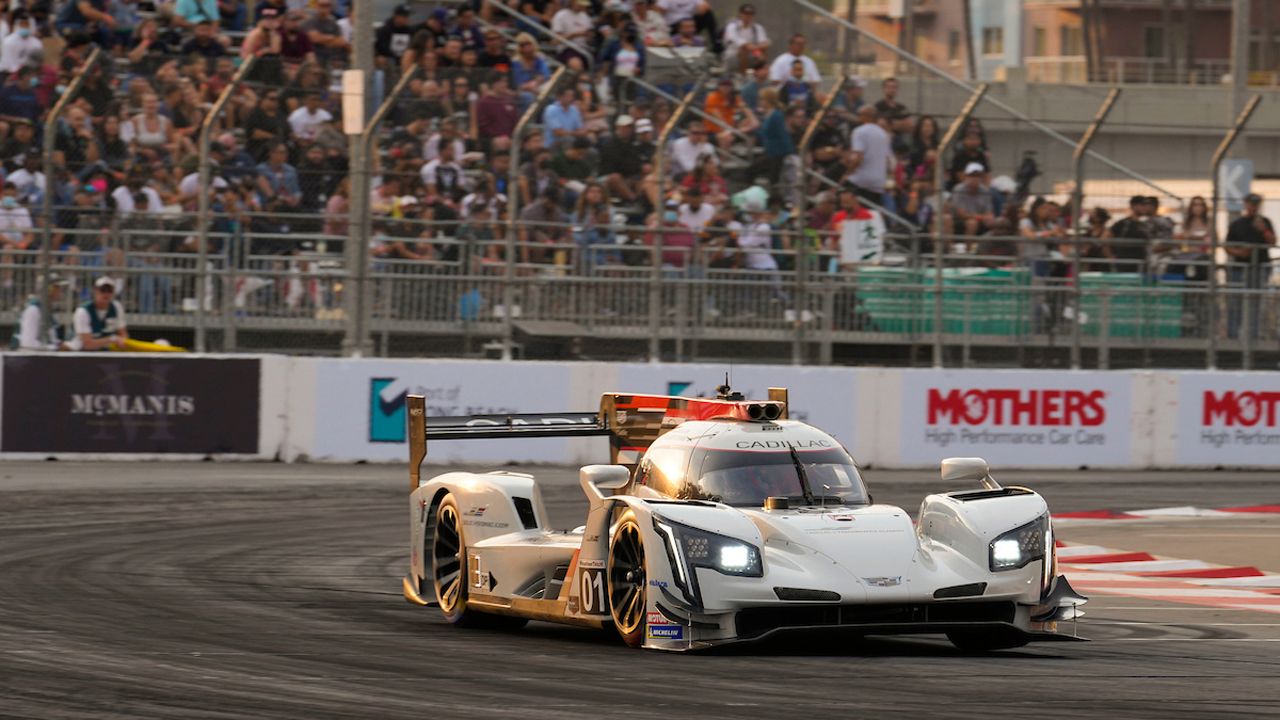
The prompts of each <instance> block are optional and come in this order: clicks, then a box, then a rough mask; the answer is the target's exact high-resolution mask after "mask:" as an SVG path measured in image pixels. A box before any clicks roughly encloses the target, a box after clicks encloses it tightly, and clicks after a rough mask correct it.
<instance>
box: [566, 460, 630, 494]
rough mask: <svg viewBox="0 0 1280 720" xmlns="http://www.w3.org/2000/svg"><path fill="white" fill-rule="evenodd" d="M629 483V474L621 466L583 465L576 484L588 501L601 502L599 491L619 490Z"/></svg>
mask: <svg viewBox="0 0 1280 720" xmlns="http://www.w3.org/2000/svg"><path fill="white" fill-rule="evenodd" d="M629 482H631V473H630V471H628V470H627V469H626V468H625V467H623V466H622V465H584V466H583V467H582V469H581V470H579V471H578V483H579V484H580V485H582V491H583V492H585V493H586V494H587V498H588V499H589V500H603V499H604V493H602V492H600V491H601V490H620V489H622V488H624V487H626V486H627V483H629Z"/></svg>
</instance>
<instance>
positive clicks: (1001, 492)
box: [950, 487, 1031, 502]
mask: <svg viewBox="0 0 1280 720" xmlns="http://www.w3.org/2000/svg"><path fill="white" fill-rule="evenodd" d="M1030 494H1031V491H1030V490H1027V489H1026V488H1020V487H1003V488H999V489H997V490H972V491H967V492H958V493H950V496H951V497H953V498H955V499H956V500H959V501H960V502H972V501H974V500H991V499H993V498H1002V497H1013V496H1015V495H1030Z"/></svg>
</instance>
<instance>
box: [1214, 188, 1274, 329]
mask: <svg viewBox="0 0 1280 720" xmlns="http://www.w3.org/2000/svg"><path fill="white" fill-rule="evenodd" d="M1275 246H1276V231H1275V228H1274V227H1273V226H1272V225H1271V221H1270V220H1268V219H1267V218H1266V217H1265V216H1264V215H1263V214H1262V196H1261V195H1258V194H1257V193H1249V194H1248V195H1246V196H1245V198H1244V212H1243V213H1241V215H1240V217H1238V218H1236V219H1235V220H1232V221H1231V224H1230V225H1229V226H1228V227H1227V240H1226V245H1225V246H1224V250H1226V253H1227V276H1228V280H1229V281H1230V283H1231V284H1232V285H1233V286H1235V287H1238V288H1242V289H1244V290H1249V291H1253V292H1252V293H1251V294H1250V295H1249V296H1248V297H1247V298H1245V297H1241V296H1240V294H1238V293H1232V295H1231V297H1229V298H1228V302H1227V336H1228V337H1231V338H1237V337H1240V332H1241V326H1242V325H1244V324H1245V318H1244V316H1245V313H1246V312H1247V313H1248V316H1249V320H1248V325H1247V327H1245V328H1244V332H1246V333H1248V335H1249V337H1250V338H1254V339H1257V338H1259V335H1258V330H1259V328H1260V326H1261V318H1260V317H1259V316H1260V314H1261V312H1262V306H1261V298H1260V297H1258V295H1257V294H1256V293H1257V291H1259V290H1262V289H1264V288H1266V287H1267V281H1268V279H1269V278H1270V277H1271V248H1273V247H1275Z"/></svg>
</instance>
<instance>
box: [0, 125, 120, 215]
mask: <svg viewBox="0 0 1280 720" xmlns="http://www.w3.org/2000/svg"><path fill="white" fill-rule="evenodd" d="M118 122H119V121H118V120H117V123H118ZM30 127H31V125H29V124H17V125H15V126H14V130H19V129H23V128H30ZM24 134H26V133H15V137H14V139H15V140H16V141H19V142H21V141H22V136H23V135H24ZM20 157H21V159H22V164H21V165H19V166H18V168H17V169H16V170H14V171H13V172H11V173H9V174H8V176H6V177H5V182H6V183H12V184H13V186H14V187H15V188H17V191H18V202H20V203H26V204H28V205H35V204H36V203H39V202H41V201H42V200H43V199H44V191H45V177H44V172H43V170H41V168H42V167H43V165H44V163H43V161H42V159H41V157H40V152H39V150H38V149H37V148H35V147H32V146H27V152H26V154H25V155H22V156H20Z"/></svg>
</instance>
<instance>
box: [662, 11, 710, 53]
mask: <svg viewBox="0 0 1280 720" xmlns="http://www.w3.org/2000/svg"><path fill="white" fill-rule="evenodd" d="M657 7H658V9H659V10H661V11H662V16H663V19H664V20H666V21H667V27H668V28H670V30H671V34H672V35H675V34H676V32H677V31H678V30H679V27H680V25H681V23H683V22H685V21H687V20H692V21H693V23H694V28H695V30H696V31H697V32H700V33H706V34H707V39H708V40H709V41H710V45H711V46H712V48H713V50H714V52H715V53H716V54H717V55H719V54H720V52H721V49H722V48H721V44H720V30H719V26H718V25H717V23H716V15H715V12H713V11H712V9H711V5H710V3H708V2H706V1H705V0H658V4H657Z"/></svg>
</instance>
